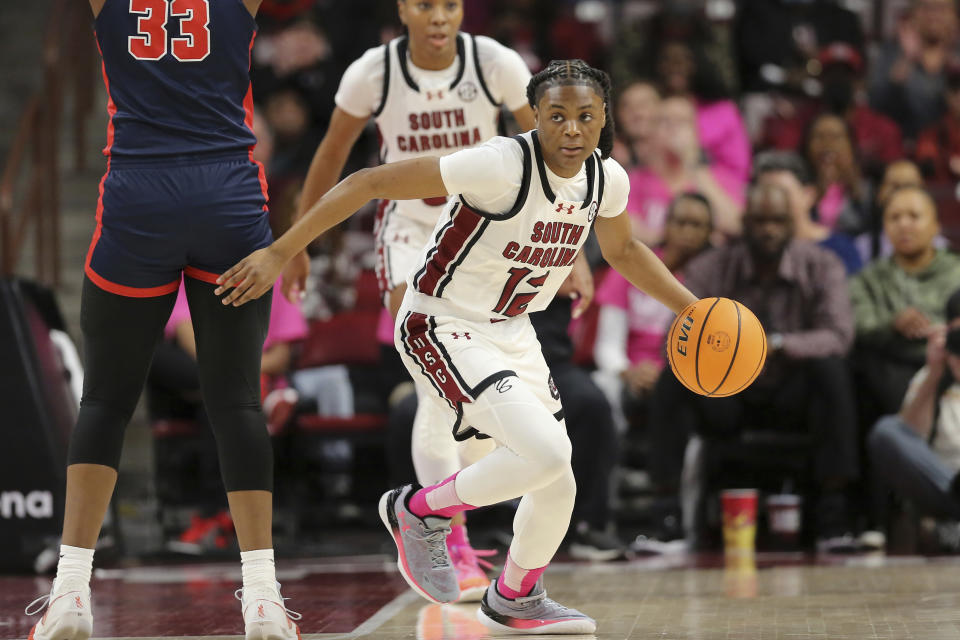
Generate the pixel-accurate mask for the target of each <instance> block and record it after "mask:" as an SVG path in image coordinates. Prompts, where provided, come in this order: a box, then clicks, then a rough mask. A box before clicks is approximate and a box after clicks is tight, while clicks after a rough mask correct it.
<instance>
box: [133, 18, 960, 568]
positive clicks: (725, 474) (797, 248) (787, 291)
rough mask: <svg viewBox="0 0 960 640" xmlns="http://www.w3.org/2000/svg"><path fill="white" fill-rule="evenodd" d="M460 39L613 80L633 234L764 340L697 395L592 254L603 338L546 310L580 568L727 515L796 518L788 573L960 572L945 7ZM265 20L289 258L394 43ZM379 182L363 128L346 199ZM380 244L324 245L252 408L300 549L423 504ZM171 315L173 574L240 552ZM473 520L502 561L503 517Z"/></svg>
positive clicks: (507, 128) (357, 31)
mask: <svg viewBox="0 0 960 640" xmlns="http://www.w3.org/2000/svg"><path fill="white" fill-rule="evenodd" d="M464 14H465V20H464V23H463V27H462V28H463V30H464V31H467V32H470V33H475V34H485V35H489V36H491V37H494V38H496V39H497V40H499V41H500V42H501V43H503V44H505V45H507V46H509V47H511V48H513V49H514V50H515V51H517V52H518V53H520V54H521V56H522V57H523V58H524V60H525V61H526V62H527V64H528V66H529V67H530V69H531V70H532V71H534V72H535V71H537V70H539V69H541V68H542V67H543V66H544V65H545V64H546V63H547V62H549V61H550V60H551V59H554V58H582V59H584V60H586V61H587V62H588V63H590V64H591V65H593V66H596V67H599V68H602V69H605V70H607V71H608V72H609V73H610V75H611V76H612V78H613V88H614V89H613V90H614V98H613V99H614V103H615V104H614V105H613V113H614V116H615V120H616V127H617V143H616V147H615V151H614V156H615V157H616V159H617V160H618V161H619V162H620V163H621V164H622V165H623V166H624V167H625V168H626V169H627V171H628V173H629V176H630V183H631V191H630V200H629V204H628V212H629V214H630V216H631V218H632V221H633V230H634V233H635V235H636V236H637V237H638V238H640V239H642V240H643V241H644V242H646V243H648V244H649V245H650V246H651V247H653V248H655V250H656V251H657V252H658V253H659V255H660V256H661V258H662V259H663V261H664V262H665V263H666V265H667V266H668V267H669V268H670V269H671V270H672V271H674V273H676V274H677V275H678V276H679V277H681V278H682V279H683V280H684V281H685V282H686V284H687V285H688V286H689V287H690V288H691V290H693V292H694V293H696V294H697V295H699V296H714V295H719V296H727V297H731V298H736V299H738V300H741V301H742V302H744V303H745V304H747V306H748V307H750V308H751V309H752V310H753V311H754V312H755V313H756V314H757V316H758V317H759V319H760V320H761V322H762V323H763V325H764V326H765V328H766V330H767V333H768V339H769V356H768V363H767V366H766V369H765V370H764V372H763V373H762V374H761V376H760V378H759V379H758V380H757V382H756V383H755V385H754V386H753V387H751V388H750V389H749V390H748V391H747V392H745V393H742V394H740V395H738V396H736V397H733V398H726V399H703V398H699V397H695V396H693V395H692V394H690V393H689V392H687V391H686V390H685V389H683V388H682V387H681V386H680V385H679V383H677V381H676V380H675V378H674V377H673V376H672V375H671V374H670V372H669V368H667V369H665V368H664V365H665V362H664V353H663V342H664V334H665V332H666V329H667V327H668V325H669V322H670V321H671V320H672V314H671V313H670V312H669V311H667V310H666V309H665V308H663V307H662V306H660V305H659V304H658V303H657V302H656V301H654V300H652V299H650V298H648V297H646V296H645V295H644V294H643V293H641V292H639V291H637V290H635V289H634V288H633V287H632V286H630V285H629V284H628V283H627V282H626V281H625V280H624V279H623V278H621V277H620V276H619V275H617V274H616V273H613V272H610V270H609V269H608V268H607V267H606V265H605V264H604V263H603V261H602V258H601V257H600V255H599V251H597V250H595V248H589V249H588V258H589V260H590V263H591V266H592V267H593V269H594V279H595V283H596V297H595V300H594V304H593V305H592V307H591V309H590V311H589V312H588V313H586V314H585V315H584V316H583V317H581V318H578V319H577V320H575V321H571V313H570V302H569V301H568V300H565V299H562V298H559V299H558V300H557V301H556V302H555V303H554V304H553V305H552V306H551V307H550V308H549V309H548V310H547V311H545V312H543V313H542V314H536V317H534V318H533V320H534V324H535V325H536V327H537V330H538V334H539V336H540V339H541V343H542V345H543V348H544V352H545V354H546V355H547V360H548V362H549V364H550V365H551V368H552V370H553V372H554V377H555V380H556V383H557V385H558V387H559V390H560V393H561V396H562V398H563V402H564V405H565V408H566V415H567V424H568V428H569V430H570V432H571V436H572V439H573V443H574V470H575V473H576V474H577V476H578V485H579V494H578V503H577V508H576V512H575V516H574V522H573V523H572V524H571V530H570V534H569V536H568V538H569V545H568V547H567V548H568V550H569V552H570V554H571V555H573V556H574V557H582V558H592V559H598V560H599V559H613V558H617V557H622V556H623V554H625V553H627V554H629V553H634V554H639V553H643V554H646V553H665V552H670V551H671V550H675V549H708V548H711V547H714V546H717V545H718V544H719V542H718V541H719V537H718V531H719V512H718V501H717V496H718V494H719V491H720V490H722V489H724V488H730V487H752V488H757V489H759V490H761V491H762V492H764V493H765V494H769V495H779V494H790V495H798V496H800V497H801V501H802V528H801V536H800V539H799V542H798V543H797V544H799V545H800V546H802V547H803V548H807V549H817V550H819V551H821V552H827V553H830V552H844V553H858V552H864V551H876V550H883V549H884V548H887V549H890V550H892V551H897V550H902V551H915V550H918V549H919V550H925V551H931V552H943V551H958V552H960V481H957V480H956V476H957V472H958V470H960V385H958V384H957V383H956V380H957V379H960V378H957V376H958V375H960V355H958V354H960V344H958V335H960V334H958V333H957V331H956V330H954V331H952V332H951V331H950V327H953V328H956V327H958V325H960V320H957V318H958V317H960V298H958V296H957V295H956V292H958V291H960V257H957V255H956V254H955V253H953V252H952V250H956V249H957V248H960V28H958V27H960V19H958V7H957V5H956V3H955V2H954V0H883V1H880V0H874V1H870V0H847V1H841V0H674V1H671V2H657V1H655V0H622V1H612V0H563V1H554V0H465V1H464ZM258 22H259V23H260V33H259V35H258V37H257V39H256V42H255V46H254V48H253V53H252V61H253V70H252V79H253V88H254V98H255V101H256V114H257V115H256V119H255V121H254V127H255V130H256V134H257V137H258V140H259V143H258V146H257V149H256V153H257V154H258V156H259V159H260V160H261V161H262V162H263V163H264V164H265V165H266V169H267V178H268V182H269V189H270V199H271V215H272V217H273V223H274V226H275V229H276V230H277V231H282V230H283V229H284V228H286V226H287V225H289V222H290V218H291V216H292V215H293V212H294V211H295V210H296V205H297V198H298V196H299V192H300V189H301V187H302V182H303V179H304V176H305V174H306V171H307V168H308V167H309V163H310V160H311V158H312V157H313V153H314V151H315V150H316V147H317V145H318V143H319V141H320V139H321V138H322V137H323V134H324V132H325V130H326V126H327V124H328V121H329V118H330V115H331V112H332V110H333V107H334V95H335V93H336V91H337V87H338V83H339V80H340V77H341V75H342V74H343V72H344V70H345V69H346V67H347V66H348V65H349V64H350V63H351V62H352V61H354V60H355V59H357V58H358V57H359V56H360V55H361V54H363V52H364V51H365V50H366V49H368V48H370V47H373V46H376V45H378V44H381V43H383V42H386V41H388V40H389V39H391V38H393V37H396V36H397V35H399V34H400V33H401V29H400V25H399V22H398V20H397V17H396V7H395V6H394V5H393V4H392V3H390V2H385V1H382V0H352V1H351V2H342V1H338V0H264V3H263V6H262V8H261V12H260V16H259V18H258ZM505 116H506V114H505ZM512 126H513V125H512V122H511V121H510V119H509V118H508V117H504V119H503V122H502V127H503V131H504V132H505V133H506V132H512V129H511V127H512ZM376 162H377V132H376V130H375V128H374V126H373V124H372V123H371V124H370V126H369V128H368V129H367V130H366V131H365V132H364V134H363V135H362V136H361V139H360V141H359V142H358V143H357V145H355V147H354V149H353V151H352V152H351V155H350V159H349V161H348V164H347V169H346V171H347V172H352V171H355V170H357V169H359V168H361V167H364V166H370V165H373V164H376ZM373 220H374V209H373V207H372V206H371V208H370V209H369V210H365V211H362V212H360V213H359V214H358V215H355V216H353V217H352V218H350V219H349V220H348V221H346V222H345V223H343V224H342V225H341V226H340V227H339V228H337V229H335V230H333V231H331V232H329V233H327V234H325V235H324V236H322V237H321V238H319V239H318V240H317V241H316V242H314V244H313V245H311V247H310V255H311V260H312V272H311V278H310V282H309V286H308V292H307V297H306V299H305V300H304V302H303V304H302V306H301V307H299V308H298V307H297V306H294V305H290V304H288V303H284V302H283V301H282V297H281V296H275V298H274V300H275V305H274V310H273V316H272V320H271V327H270V334H269V335H268V338H267V344H266V346H265V349H264V355H263V372H264V376H263V381H262V388H263V399H264V410H265V412H266V414H267V418H268V421H269V427H270V431H271V434H272V435H273V437H274V443H275V449H276V456H277V461H278V465H277V469H278V480H277V493H276V496H277V501H278V508H279V509H280V510H281V512H282V513H283V514H284V517H282V518H281V519H280V520H279V522H281V526H282V527H284V528H286V530H287V531H288V532H289V533H291V534H297V535H310V534H311V533H314V534H316V535H318V536H322V535H323V533H324V531H325V530H328V529H329V527H330V526H331V524H332V523H341V524H344V525H350V526H352V525H356V524H363V523H365V522H367V521H368V520H369V519H370V514H372V513H373V510H372V509H371V508H370V505H372V504H373V502H374V500H375V499H376V497H377V496H379V493H380V491H381V490H382V487H383V486H387V485H388V484H390V483H393V484H396V483H398V482H406V481H412V480H414V477H413V469H412V465H411V463H410V455H409V450H410V447H409V441H410V437H409V434H410V428H411V424H412V420H413V414H414V410H415V406H416V395H415V394H414V393H413V387H412V383H411V381H410V380H409V378H408V377H407V374H406V372H405V370H404V369H403V367H402V366H401V365H400V362H399V359H398V356H397V355H396V353H395V352H394V349H393V346H392V344H389V343H383V342H381V339H378V337H377V323H378V320H379V317H380V315H381V313H382V310H381V307H380V302H379V299H378V297H377V291H376V280H375V277H374V275H373V271H372V269H373V266H374V255H373V236H372V233H371V232H372V227H373ZM951 296H953V297H951ZM182 307H183V308H182V312H178V311H175V312H174V315H173V317H172V318H171V320H170V323H169V324H168V327H167V332H166V341H165V343H164V344H163V346H162V347H161V350H160V352H158V354H157V358H156V360H155V363H154V369H153V372H152V373H151V376H150V380H149V383H148V390H147V391H148V407H149V416H150V423H151V429H152V434H153V437H154V443H153V444H154V456H155V468H156V489H157V496H158V499H159V501H160V503H161V505H162V507H163V508H162V509H161V514H162V518H163V527H164V531H165V535H166V538H167V546H168V548H169V549H171V550H176V551H180V552H186V553H211V552H217V551H218V550H219V551H223V550H229V549H231V548H232V544H233V542H232V534H231V524H230V520H229V516H228V514H227V513H226V511H225V506H226V505H225V504H224V499H223V498H222V489H221V487H220V480H219V474H218V473H217V470H216V467H215V466H214V465H215V464H216V463H215V459H216V458H215V456H214V455H213V453H212V452H213V451H214V444H213V440H212V436H210V435H209V430H208V429H206V428H205V427H204V420H205V418H204V415H203V410H202V407H201V406H200V404H199V392H198V388H199V386H198V380H197V375H196V367H195V361H194V358H195V348H194V347H193V336H192V333H191V331H192V330H191V326H190V323H189V316H188V314H187V313H186V309H185V305H182ZM178 309H181V305H179V304H178ZM473 522H474V523H475V524H474V527H473V528H472V531H473V537H475V538H479V537H480V536H481V535H482V534H480V533H479V531H480V530H481V529H482V528H483V525H482V523H485V522H486V524H487V525H488V526H487V529H488V530H489V531H490V532H491V533H490V536H491V537H493V538H494V539H495V538H496V535H497V533H496V532H497V531H498V530H507V529H508V527H509V515H508V514H507V515H503V514H501V515H497V513H495V512H494V513H492V514H490V515H489V516H487V520H486V521H485V520H484V516H483V515H482V514H478V515H477V516H476V517H475V519H474V520H473ZM481 540H482V538H481ZM783 544H784V541H783V540H777V539H776V538H775V536H772V535H769V536H766V535H765V534H763V533H761V537H760V545H761V547H763V546H764V545H766V546H767V547H769V548H773V547H776V546H777V545H783Z"/></svg>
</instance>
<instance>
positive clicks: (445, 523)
mask: <svg viewBox="0 0 960 640" xmlns="http://www.w3.org/2000/svg"><path fill="white" fill-rule="evenodd" d="M527 97H528V100H529V102H530V105H531V106H532V107H533V109H534V113H535V114H536V121H537V128H536V129H535V130H533V131H530V132H528V133H525V134H523V135H520V136H516V137H514V138H512V139H511V138H493V139H492V140H491V141H489V142H487V143H486V144H483V145H481V146H480V147H477V148H475V149H468V150H464V151H458V152H457V153H454V154H452V155H449V156H446V157H444V158H439V159H437V158H420V159H415V160H407V161H403V162H398V163H394V164H389V165H383V166H380V167H377V168H375V169H365V170H362V171H359V172H357V173H355V174H353V175H351V176H350V177H348V178H347V179H346V180H344V181H343V182H341V183H340V184H339V185H337V186H336V187H334V188H333V189H332V190H331V191H330V192H329V193H327V194H326V195H325V196H324V197H323V198H322V199H321V200H320V201H319V203H317V204H316V205H315V206H314V207H313V208H311V209H310V211H309V212H308V213H307V214H306V215H305V216H304V217H303V218H301V219H300V220H299V221H298V222H297V223H296V224H295V225H294V226H293V227H292V228H291V229H290V230H289V231H288V232H287V233H285V234H284V235H283V236H282V237H281V238H279V239H278V240H277V241H276V242H274V244H272V245H271V246H270V247H267V248H265V249H261V250H259V251H256V252H254V253H253V254H251V255H250V256H248V257H247V258H246V259H244V260H242V261H241V262H240V263H238V264H237V265H236V266H234V267H233V268H231V269H229V270H228V271H227V272H225V273H224V274H223V276H222V277H221V278H220V280H219V283H220V286H219V287H218V288H217V290H216V293H217V294H218V295H221V294H224V293H225V292H228V291H229V293H227V295H225V296H224V297H223V303H224V304H228V305H229V304H233V305H242V304H244V303H246V302H248V301H251V300H255V299H256V298H257V296H259V295H261V294H263V293H265V292H267V291H268V290H269V289H270V287H271V285H272V283H273V281H274V279H275V278H276V276H277V274H278V273H280V271H281V269H282V268H283V265H284V264H285V263H286V262H287V261H288V260H289V259H290V258H291V257H292V256H294V255H295V254H296V253H297V252H298V251H300V250H302V249H303V247H305V246H306V245H307V243H308V242H310V241H311V240H312V239H313V238H314V237H316V236H317V235H318V234H320V233H323V232H324V231H325V230H327V229H329V228H331V227H332V226H334V225H336V224H337V223H338V222H340V221H342V220H343V219H345V218H346V217H348V216H349V215H350V214H351V213H352V212H354V211H356V210H357V208H358V207H360V206H362V205H363V204H364V203H365V202H367V201H368V200H371V199H373V198H390V199H408V198H425V197H433V196H439V195H446V194H457V197H455V198H453V199H451V201H450V202H449V203H448V204H447V206H446V208H445V209H444V213H443V214H442V215H441V217H440V220H439V221H438V223H437V226H436V228H435V231H434V236H433V240H432V241H431V244H430V245H428V246H427V247H425V249H424V251H423V253H422V254H421V259H420V267H419V268H418V269H417V270H415V271H414V272H412V273H411V274H410V276H409V278H408V280H407V284H408V287H407V292H406V294H405V296H404V300H403V303H402V305H401V308H400V312H399V319H398V322H397V329H396V335H395V338H396V345H397V348H398V349H399V350H400V352H401V354H402V355H403V357H404V362H405V364H406V366H407V368H408V369H409V371H410V373H411V375H412V376H413V377H414V378H415V380H416V381H417V384H420V385H422V386H423V388H424V391H423V392H422V397H423V398H424V399H426V398H430V401H431V402H433V403H434V404H435V405H436V411H437V412H438V414H439V413H441V412H442V413H443V414H445V415H446V417H447V422H448V424H449V425H450V426H451V429H452V430H454V432H455V433H456V434H457V435H458V436H459V437H463V436H467V435H471V434H482V435H485V436H488V437H489V438H492V439H493V440H494V442H495V443H496V444H497V447H496V449H495V450H494V451H493V452H492V453H490V454H488V455H486V456H485V457H483V458H482V459H480V460H479V461H477V462H475V463H474V464H471V465H469V466H467V467H465V468H464V469H462V470H461V471H459V472H457V473H454V474H452V475H451V476H450V477H448V478H446V479H444V480H443V481H441V482H439V483H436V484H434V485H431V486H427V487H423V488H419V487H414V486H411V485H406V486H403V487H400V488H397V489H394V490H392V491H388V492H387V493H385V494H384V496H383V497H382V498H381V501H380V516H381V519H383V521H384V524H385V525H386V526H387V529H388V530H389V531H390V533H391V534H392V535H393V537H394V540H395V542H396V544H397V549H398V552H399V560H398V566H399V567H400V571H401V573H402V574H403V576H404V578H406V580H407V582H408V583H409V584H410V585H411V587H413V588H414V589H415V590H416V591H417V592H419V593H420V594H421V595H423V596H425V597H426V598H428V599H429V600H432V601H436V602H452V601H454V600H456V599H457V597H458V595H459V593H458V586H457V580H456V576H455V572H454V570H453V568H452V566H451V562H450V558H449V555H448V553H447V549H446V545H445V544H444V538H445V536H446V535H447V533H448V531H449V524H450V518H451V517H452V516H454V515H455V514H457V513H461V512H463V511H467V510H470V509H473V508H475V507H479V506H482V505H490V504H494V503H498V502H502V501H505V500H511V499H514V498H517V497H522V498H521V501H520V506H519V508H518V510H517V514H516V517H515V519H514V538H513V541H512V543H511V545H510V551H509V554H508V556H507V561H506V564H505V566H504V570H503V573H502V574H501V575H500V577H499V578H498V579H497V580H496V581H495V582H494V583H493V584H492V585H491V586H490V587H489V588H488V589H487V591H486V593H485V595H484V596H483V599H482V602H481V604H480V610H479V612H478V617H479V618H480V620H481V621H482V622H483V623H484V624H485V625H487V626H488V627H489V628H490V629H491V630H492V631H494V632H512V633H540V634H542V633H593V632H594V631H595V629H596V623H595V622H594V621H593V620H592V619H591V618H589V617H588V616H586V615H584V614H583V613H580V612H579V611H576V610H573V609H569V608H567V607H564V606H562V605H560V604H558V603H556V602H555V601H553V600H551V599H549V598H547V597H546V591H545V590H544V587H543V580H542V578H541V575H542V574H543V572H544V570H545V569H546V566H547V564H548V563H549V562H550V559H551V558H552V557H553V555H554V553H555V552H556V550H557V548H558V546H559V545H560V542H561V540H562V538H563V536H564V533H565V532H566V530H567V526H568V523H569V519H570V514H571V511H572V509H573V502H574V494H575V492H576V487H575V482H574V477H573V473H572V471H571V468H570V454H571V446H570V440H569V438H568V437H567V435H566V429H565V426H564V422H563V408H562V407H561V405H560V400H559V394H558V393H557V392H556V388H555V387H554V385H553V384H552V380H551V378H550V372H549V370H548V368H547V365H546V363H545V362H544V360H543V355H542V354H541V353H540V350H539V344H538V342H537V339H536V335H535V333H534V330H533V328H532V327H531V324H530V321H529V318H528V317H527V314H528V313H530V312H532V311H538V310H541V309H543V308H545V307H546V306H547V305H548V304H549V302H550V300H551V299H552V298H553V296H554V294H555V293H556V291H557V289H558V288H559V286H560V284H561V282H562V281H563V279H564V278H565V277H566V276H567V275H568V274H569V272H570V269H571V264H572V262H573V260H574V257H575V256H576V255H577V253H578V252H579V251H580V249H581V248H582V247H583V244H584V242H585V241H586V238H587V235H588V234H589V232H590V229H591V227H592V228H594V229H596V232H597V238H598V240H599V243H600V247H601V249H602V251H603V255H604V257H605V258H606V260H607V261H608V262H609V263H610V265H611V266H612V267H613V268H615V269H616V270H617V271H618V272H620V273H621V274H623V275H624V276H625V277H626V278H627V279H628V280H629V281H630V282H631V283H632V284H633V285H634V286H636V287H638V288H640V289H642V290H644V291H645V292H647V293H648V294H649V295H651V296H653V297H654V298H656V299H657V300H659V301H660V302H662V303H663V304H664V305H666V306H667V307H669V308H670V309H672V310H673V311H674V312H679V311H681V310H683V309H684V308H685V307H686V306H687V305H688V304H691V303H692V302H694V301H695V300H696V297H695V296H694V295H693V294H692V293H690V291H688V290H687V289H686V288H685V287H684V286H683V285H682V284H680V283H679V282H678V281H677V280H676V278H674V276H673V275H672V274H671V273H670V272H669V270H668V269H667V268H666V267H665V266H664V265H663V263H662V262H660V261H659V260H658V259H657V257H656V256H655V255H654V254H653V252H652V251H650V249H648V248H647V247H646V246H644V245H643V244H642V243H641V242H639V241H638V240H636V239H634V238H633V236H632V234H631V230H630V229H631V227H630V220H629V218H628V214H627V213H626V211H625V210H624V208H625V206H626V202H627V195H628V192H629V182H628V180H627V175H626V172H625V171H624V170H623V168H622V167H621V166H620V165H619V164H617V162H616V161H615V160H613V159H610V158H609V154H610V151H611V148H612V146H613V120H612V118H611V117H610V112H609V108H610V106H609V103H610V81H609V78H608V77H607V74H605V73H604V72H602V71H598V70H596V69H593V68H592V67H590V66H588V65H587V64H586V63H584V62H583V61H580V60H561V61H554V62H551V63H550V65H549V66H548V67H547V68H546V69H544V70H543V71H541V72H540V73H538V74H537V75H535V76H534V77H533V78H532V79H531V81H530V83H529V85H528V87H527Z"/></svg>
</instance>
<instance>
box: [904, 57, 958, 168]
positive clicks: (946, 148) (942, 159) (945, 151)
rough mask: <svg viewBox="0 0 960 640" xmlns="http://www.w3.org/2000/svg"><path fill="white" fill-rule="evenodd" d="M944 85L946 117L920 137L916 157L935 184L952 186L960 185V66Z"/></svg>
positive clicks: (948, 74)
mask: <svg viewBox="0 0 960 640" xmlns="http://www.w3.org/2000/svg"><path fill="white" fill-rule="evenodd" d="M944 84H945V90H944V93H943V97H944V102H945V103H946V105H947V110H946V113H945V114H944V116H943V117H942V118H940V120H938V121H937V122H936V123H935V124H934V125H932V126H931V127H929V128H927V129H924V130H923V131H922V132H921V133H920V135H919V136H918V137H917V147H916V150H915V151H914V156H915V157H916V159H917V163H918V164H919V165H920V167H921V168H922V169H923V173H924V175H926V176H927V178H928V179H929V180H930V181H931V182H932V183H934V184H937V185H940V184H948V185H950V186H953V185H954V184H956V183H957V182H958V181H960V66H958V65H953V66H951V67H950V69H949V70H948V71H947V73H946V78H945V81H944Z"/></svg>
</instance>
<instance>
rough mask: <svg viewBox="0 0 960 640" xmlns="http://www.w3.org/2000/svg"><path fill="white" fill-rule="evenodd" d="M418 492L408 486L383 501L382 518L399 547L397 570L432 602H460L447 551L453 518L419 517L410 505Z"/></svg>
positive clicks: (408, 582)
mask: <svg viewBox="0 0 960 640" xmlns="http://www.w3.org/2000/svg"><path fill="white" fill-rule="evenodd" d="M415 491H416V489H415V488H414V487H413V485H409V484H408V485H404V486H402V487H400V488H399V489H393V490H391V491H387V492H386V493H385V494H383V496H382V497H381V498H380V519H381V520H383V525H384V526H385V527H386V528H387V531H389V532H390V535H391V536H393V541H394V542H395V543H396V544H397V554H398V558H397V567H398V568H399V569H400V574H401V575H402V576H403V578H404V580H406V581H407V584H409V585H410V587H411V588H412V589H413V590H414V591H416V592H417V593H419V594H420V595H422V596H423V597H424V598H426V599H427V600H430V601H431V602H441V603H442V602H456V600H457V599H458V598H459V597H460V586H459V584H458V582H457V571H456V569H455V568H454V566H453V562H451V560H450V552H449V551H448V550H447V534H449V533H450V518H441V517H433V516H427V517H425V518H422V519H421V518H419V517H418V516H416V515H414V513H413V512H412V511H410V509H409V507H408V506H407V502H408V500H409V499H410V496H412V495H413V494H414V492H415Z"/></svg>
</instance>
